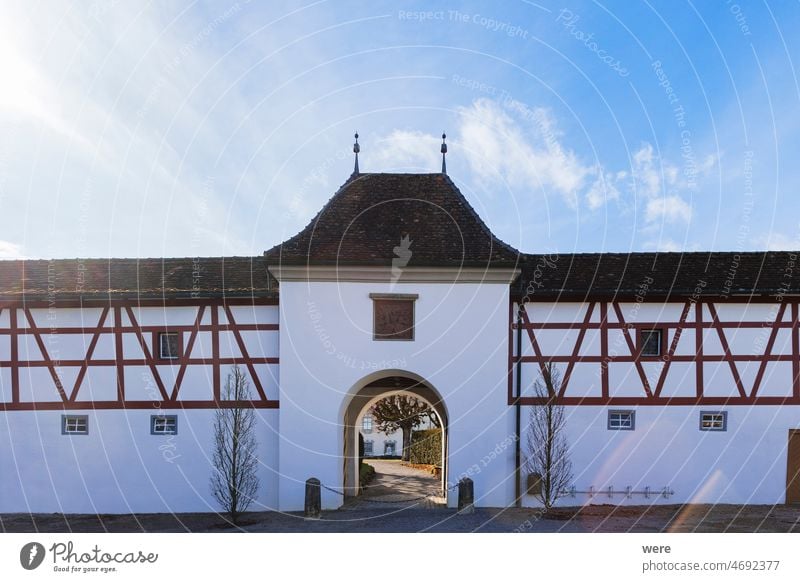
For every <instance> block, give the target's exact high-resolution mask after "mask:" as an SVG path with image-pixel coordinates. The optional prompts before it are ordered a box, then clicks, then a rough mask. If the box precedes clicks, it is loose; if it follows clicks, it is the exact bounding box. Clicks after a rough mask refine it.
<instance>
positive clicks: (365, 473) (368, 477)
mask: <svg viewBox="0 0 800 582" xmlns="http://www.w3.org/2000/svg"><path fill="white" fill-rule="evenodd" d="M358 469H359V470H358V478H359V479H358V480H359V483H360V485H361V486H362V487H364V486H365V485H366V484H367V483H369V482H370V481H372V479H374V478H375V467H373V466H372V465H368V464H367V463H361V465H359V468H358Z"/></svg>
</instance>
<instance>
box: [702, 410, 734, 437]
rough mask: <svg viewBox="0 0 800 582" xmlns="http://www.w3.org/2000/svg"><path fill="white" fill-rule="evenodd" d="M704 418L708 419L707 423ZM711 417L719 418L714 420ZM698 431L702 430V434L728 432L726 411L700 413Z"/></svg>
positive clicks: (703, 411) (704, 411)
mask: <svg viewBox="0 0 800 582" xmlns="http://www.w3.org/2000/svg"><path fill="white" fill-rule="evenodd" d="M704 417H709V418H708V422H707V423H706V419H705V418H704ZM711 417H719V418H718V419H714V418H711ZM715 425H716V426H715ZM700 430H702V431H703V432H725V431H726V430H728V413H727V411H724V410H702V411H700Z"/></svg>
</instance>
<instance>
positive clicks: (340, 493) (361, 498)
mask: <svg viewBox="0 0 800 582" xmlns="http://www.w3.org/2000/svg"><path fill="white" fill-rule="evenodd" d="M320 487H322V488H323V489H326V490H327V491H330V492H331V493H336V494H337V495H341V496H342V497H344V496H345V494H344V493H343V492H341V491H338V490H336V489H333V488H331V487H328V486H327V485H325V484H323V483H320ZM456 487H458V483H456V484H455V485H453V486H452V487H448V488H447V491H453V490H454V489H455V488H456ZM389 495H391V493H390V494H389ZM429 497H437V496H436V495H435V494H433V493H429V494H427V495H421V496H419V497H411V498H409V499H369V498H368V497H359V498H358V500H359V501H364V502H366V503H413V502H415V501H422V500H424V499H428V498H429Z"/></svg>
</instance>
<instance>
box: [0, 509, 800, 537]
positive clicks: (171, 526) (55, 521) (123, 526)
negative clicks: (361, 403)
mask: <svg viewBox="0 0 800 582" xmlns="http://www.w3.org/2000/svg"><path fill="white" fill-rule="evenodd" d="M0 531H3V532H26V533H32V532H41V533H61V532H142V531H145V532H186V531H195V532H242V531H247V532H274V533H283V532H286V533H294V532H344V533H348V532H535V533H543V532H548V533H549V532H798V533H800V507H797V506H787V505H659V506H654V507H646V506H627V507H614V506H610V505H592V506H586V507H563V508H558V509H555V510H553V511H552V512H551V513H550V514H549V515H547V516H545V517H542V515H541V513H540V512H539V511H537V510H535V509H524V508H507V509H497V508H481V507H479V508H476V510H475V513H474V514H472V515H458V514H457V513H456V511H455V510H454V509H452V508H449V509H448V508H444V507H436V508H433V509H423V508H420V507H399V508H398V507H396V506H392V507H390V508H380V507H378V508H374V507H370V508H367V509H358V508H355V509H349V510H346V511H341V510H339V511H325V512H323V513H322V518H321V519H318V520H306V519H304V518H303V515H302V513H299V512H292V513H281V512H278V511H261V512H252V513H247V514H246V515H244V516H243V518H242V523H241V524H240V525H239V526H234V525H232V524H231V523H229V522H228V521H227V519H226V516H224V515H220V514H217V513H179V514H171V513H150V514H137V515H131V514H125V515H62V514H57V513H51V514H33V515H30V514H19V513H18V514H0Z"/></svg>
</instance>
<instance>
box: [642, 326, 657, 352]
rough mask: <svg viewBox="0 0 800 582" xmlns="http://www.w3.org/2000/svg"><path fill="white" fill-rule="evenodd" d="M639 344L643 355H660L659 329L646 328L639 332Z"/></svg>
mask: <svg viewBox="0 0 800 582" xmlns="http://www.w3.org/2000/svg"><path fill="white" fill-rule="evenodd" d="M641 345H642V355H643V356H660V355H661V330H660V329H648V330H642V332H641Z"/></svg>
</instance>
